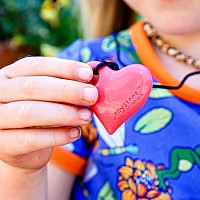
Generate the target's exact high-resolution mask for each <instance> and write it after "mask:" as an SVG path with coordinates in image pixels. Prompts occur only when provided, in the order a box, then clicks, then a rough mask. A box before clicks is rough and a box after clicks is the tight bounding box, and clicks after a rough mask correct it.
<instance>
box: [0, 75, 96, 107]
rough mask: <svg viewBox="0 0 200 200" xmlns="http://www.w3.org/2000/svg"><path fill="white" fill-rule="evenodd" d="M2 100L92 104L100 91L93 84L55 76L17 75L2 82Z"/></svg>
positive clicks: (0, 92) (0, 86)
mask: <svg viewBox="0 0 200 200" xmlns="http://www.w3.org/2000/svg"><path fill="white" fill-rule="evenodd" d="M0 84H1V85H0V94H3V95H0V102H2V103H6V102H12V101H22V100H38V101H51V102H63V103H70V104H81V105H91V104H93V103H94V102H96V100H97V96H98V91H97V88H96V87H94V86H93V85H89V84H85V83H81V82H78V81H72V80H65V79H59V78H53V77H46V76H45V77H43V76H35V77H17V78H13V79H8V80H2V81H1V82H0Z"/></svg>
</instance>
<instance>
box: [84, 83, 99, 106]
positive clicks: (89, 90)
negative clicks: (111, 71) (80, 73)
mask: <svg viewBox="0 0 200 200" xmlns="http://www.w3.org/2000/svg"><path fill="white" fill-rule="evenodd" d="M97 95H98V91H97V89H96V88H95V87H86V88H84V90H83V99H84V100H85V101H88V102H90V103H93V102H95V100H96V99H97Z"/></svg>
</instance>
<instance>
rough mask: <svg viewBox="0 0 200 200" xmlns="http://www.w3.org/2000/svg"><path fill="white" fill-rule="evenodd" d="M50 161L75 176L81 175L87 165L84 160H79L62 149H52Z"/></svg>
mask: <svg viewBox="0 0 200 200" xmlns="http://www.w3.org/2000/svg"><path fill="white" fill-rule="evenodd" d="M50 161H51V162H52V163H54V164H55V165H57V166H58V167H60V168H62V169H64V170H65V171H68V172H70V173H72V174H75V175H80V174H82V173H83V172H84V169H85V166H86V163H87V160H86V159H84V158H81V157H80V156H77V155H76V154H74V153H72V152H70V151H68V150H66V149H64V148H62V147H55V148H54V151H53V154H52V156H51V160H50Z"/></svg>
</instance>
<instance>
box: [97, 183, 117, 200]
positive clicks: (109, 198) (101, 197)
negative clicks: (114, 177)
mask: <svg viewBox="0 0 200 200" xmlns="http://www.w3.org/2000/svg"><path fill="white" fill-rule="evenodd" d="M98 200H116V198H115V197H114V192H113V191H112V190H111V188H110V184H109V183H108V182H106V183H105V184H104V186H103V187H102V188H101V190H100V192H99V194H98Z"/></svg>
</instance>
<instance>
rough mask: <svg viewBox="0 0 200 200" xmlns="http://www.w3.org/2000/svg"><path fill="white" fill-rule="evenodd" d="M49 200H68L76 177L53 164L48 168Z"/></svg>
mask: <svg viewBox="0 0 200 200" xmlns="http://www.w3.org/2000/svg"><path fill="white" fill-rule="evenodd" d="M47 168H48V200H68V199H70V194H71V190H72V186H73V184H74V180H75V175H73V174H70V173H68V172H67V171H64V170H63V169H61V168H58V167H57V166H55V165H54V164H52V163H49V164H48V166H47Z"/></svg>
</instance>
